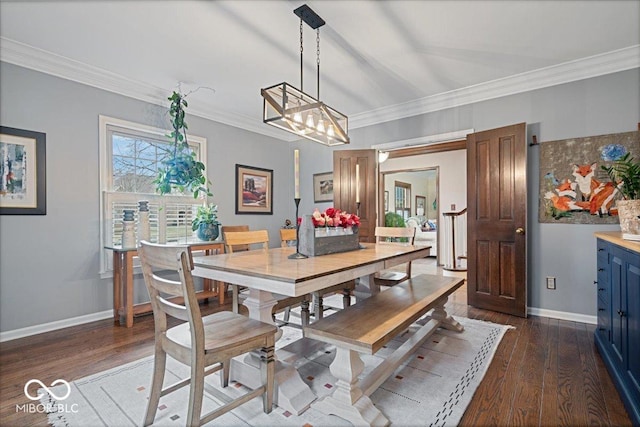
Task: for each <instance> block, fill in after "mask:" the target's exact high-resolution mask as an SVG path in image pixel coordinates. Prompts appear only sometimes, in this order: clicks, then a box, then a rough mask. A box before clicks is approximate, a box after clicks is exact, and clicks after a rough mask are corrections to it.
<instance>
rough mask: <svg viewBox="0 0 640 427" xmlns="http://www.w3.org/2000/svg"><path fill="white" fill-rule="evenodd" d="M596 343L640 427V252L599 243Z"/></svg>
mask: <svg viewBox="0 0 640 427" xmlns="http://www.w3.org/2000/svg"><path fill="white" fill-rule="evenodd" d="M597 257H598V258H597V259H598V261H597V262H598V264H597V281H596V282H595V284H596V287H597V292H598V326H597V328H596V333H595V342H596V346H597V347H598V350H599V352H600V354H601V356H602V359H603V360H604V362H605V365H606V366H607V369H608V370H609V373H610V374H611V377H612V379H613V381H614V383H615V385H616V387H617V389H618V391H619V392H620V396H621V397H622V400H623V402H624V404H625V407H626V408H627V411H628V412H629V417H630V418H631V420H632V421H633V423H634V425H640V253H639V252H637V251H632V250H629V249H627V248H624V247H622V246H619V245H616V244H614V243H612V242H609V241H605V240H603V239H598V241H597Z"/></svg>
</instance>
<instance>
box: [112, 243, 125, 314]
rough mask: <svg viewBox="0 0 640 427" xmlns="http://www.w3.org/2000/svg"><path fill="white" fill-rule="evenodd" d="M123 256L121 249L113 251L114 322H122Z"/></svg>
mask: <svg viewBox="0 0 640 427" xmlns="http://www.w3.org/2000/svg"><path fill="white" fill-rule="evenodd" d="M122 257H123V254H122V252H120V251H113V322H114V323H116V324H119V323H120V309H121V308H122Z"/></svg>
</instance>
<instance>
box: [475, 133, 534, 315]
mask: <svg viewBox="0 0 640 427" xmlns="http://www.w3.org/2000/svg"><path fill="white" fill-rule="evenodd" d="M525 129H526V124H525V123H520V124H517V125H512V126H507V127H504V128H500V129H493V130H488V131H484V132H477V133H473V134H470V135H468V136H467V209H468V211H467V212H468V217H467V228H468V230H467V239H468V241H467V250H468V260H467V261H468V264H467V267H468V271H467V280H468V282H467V300H468V303H469V305H473V306H475V307H479V308H484V309H488V310H493V311H499V312H502V313H508V314H512V315H515V316H521V317H527V252H526V248H527V236H526V225H527V179H526V170H527V144H526V139H525Z"/></svg>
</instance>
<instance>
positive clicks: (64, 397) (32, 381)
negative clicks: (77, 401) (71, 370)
mask: <svg viewBox="0 0 640 427" xmlns="http://www.w3.org/2000/svg"><path fill="white" fill-rule="evenodd" d="M33 383H35V384H39V385H40V387H42V388H43V389H44V390H45V391H46V392H47V393H49V395H51V397H53V398H54V399H56V400H65V399H66V398H67V397H69V395H70V394H71V386H70V385H69V383H68V382H66V381H65V380H61V379H57V380H55V381H54V382H52V383H51V387H53V386H56V385H58V384H64V385H66V386H67V393H66V394H65V395H64V396H57V395H56V394H55V393H54V392H53V391H51V389H50V388H49V387H47V386H46V385H44V383H43V382H42V381H40V380H36V379H32V380H29V381H27V383H26V384H25V385H24V395H25V396H27V397H28V398H29V399H30V400H40V399H41V398H42V396H44V394H40V393H38V394H37V395H36V396H35V397H33V396H31V395H30V394H29V386H30V385H31V384H33Z"/></svg>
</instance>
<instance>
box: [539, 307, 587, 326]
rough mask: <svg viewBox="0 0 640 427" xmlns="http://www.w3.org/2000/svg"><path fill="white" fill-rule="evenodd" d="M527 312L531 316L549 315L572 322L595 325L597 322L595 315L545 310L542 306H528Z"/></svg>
mask: <svg viewBox="0 0 640 427" xmlns="http://www.w3.org/2000/svg"><path fill="white" fill-rule="evenodd" d="M527 312H528V313H529V314H531V315H533V316H541V317H550V318H552V319H560V320H570V321H572V322H580V323H589V324H592V325H595V324H597V323H598V317H597V316H590V315H588V314H579V313H571V312H568V311H555V310H547V309H544V308H536V307H529V308H528V309H527Z"/></svg>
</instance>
